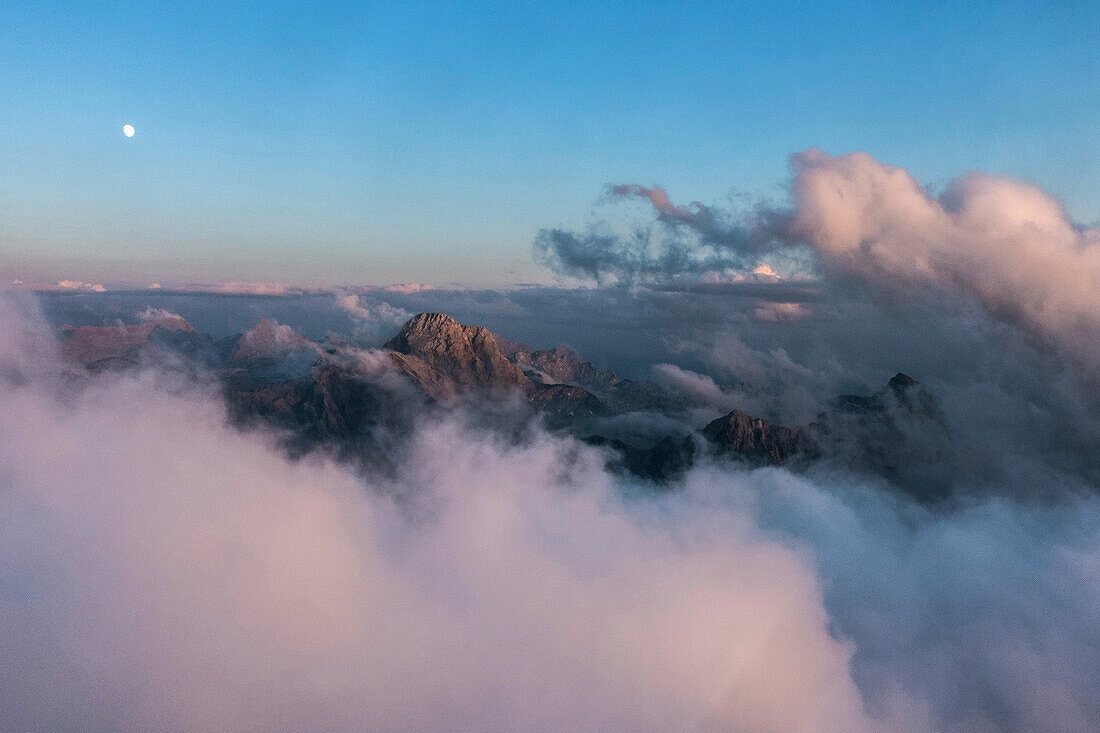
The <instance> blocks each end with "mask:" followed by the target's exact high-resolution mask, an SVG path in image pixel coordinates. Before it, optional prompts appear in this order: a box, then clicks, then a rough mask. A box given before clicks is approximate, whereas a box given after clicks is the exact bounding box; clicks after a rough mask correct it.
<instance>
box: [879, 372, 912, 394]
mask: <svg viewBox="0 0 1100 733" xmlns="http://www.w3.org/2000/svg"><path fill="white" fill-rule="evenodd" d="M886 384H887V386H889V387H890V388H892V389H895V390H897V389H904V388H906V387H913V386H916V385H918V384H920V382H918V381H917V380H915V379H913V378H912V377H910V376H909V375H908V374H905V373H904V372H898V373H897V374H895V375H894V376H893V377H891V378H890V381H889V382H887V383H886Z"/></svg>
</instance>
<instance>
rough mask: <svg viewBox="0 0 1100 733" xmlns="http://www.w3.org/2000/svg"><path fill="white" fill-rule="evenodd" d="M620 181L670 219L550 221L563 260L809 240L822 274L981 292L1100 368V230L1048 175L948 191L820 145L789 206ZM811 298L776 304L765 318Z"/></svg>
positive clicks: (751, 253) (772, 248)
mask: <svg viewBox="0 0 1100 733" xmlns="http://www.w3.org/2000/svg"><path fill="white" fill-rule="evenodd" d="M610 190H611V193H612V194H613V196H615V197H642V198H645V199H648V200H649V201H650V202H651V203H652V205H653V208H654V211H655V213H656V215H657V222H655V223H654V224H653V225H652V226H650V227H647V228H638V229H635V230H634V231H633V232H631V233H629V234H626V235H623V234H616V233H608V232H607V231H605V229H604V226H603V224H601V223H600V222H597V223H595V224H594V225H593V226H592V227H591V228H590V229H589V230H588V231H586V232H582V233H575V232H568V231H562V230H544V231H542V232H540V234H539V236H538V237H537V239H536V244H535V249H536V252H537V253H538V254H539V255H540V256H541V257H542V258H544V259H545V260H546V261H547V262H549V263H550V264H551V265H552V266H554V267H555V268H557V269H558V270H559V271H560V272H562V273H565V274H569V275H576V276H585V277H591V278H594V279H596V280H597V281H599V282H608V281H611V282H614V281H618V282H625V283H633V282H638V281H650V282H652V281H657V282H661V281H672V280H675V279H676V278H679V277H684V276H696V277H698V276H704V275H706V274H707V273H710V272H715V271H721V270H723V269H727V268H741V269H743V270H749V269H752V268H753V267H754V266H757V265H759V264H761V258H762V257H764V256H770V257H772V258H774V257H775V256H776V253H786V254H787V255H788V256H790V257H791V258H795V259H797V258H798V257H800V256H802V255H803V254H805V253H806V252H809V253H810V257H811V262H812V263H813V269H814V271H815V272H816V276H817V277H819V278H823V279H824V280H825V281H826V282H832V283H834V285H836V286H838V287H850V286H852V285H854V286H857V287H859V288H860V289H861V290H863V291H865V292H866V291H869V292H871V293H873V294H875V295H876V296H877V297H880V298H885V299H912V298H914V297H920V296H927V295H928V294H929V293H931V294H932V297H941V296H942V294H945V293H947V294H960V295H963V296H965V297H969V298H973V299H974V300H975V301H976V302H977V303H979V304H980V305H981V307H982V308H983V309H984V310H985V311H986V312H987V313H988V314H990V315H991V316H992V317H994V318H997V319H999V320H1002V321H1004V322H1006V323H1010V324H1012V325H1013V326H1015V327H1018V328H1020V329H1022V330H1023V331H1024V332H1026V333H1027V334H1029V335H1030V336H1031V337H1033V338H1035V339H1037V340H1038V342H1039V343H1041V344H1043V345H1047V346H1050V347H1052V348H1054V349H1057V351H1058V352H1059V353H1060V354H1061V355H1062V356H1063V357H1064V358H1067V359H1069V360H1071V361H1072V362H1074V363H1075V364H1076V365H1078V367H1079V368H1080V369H1081V370H1082V372H1083V373H1084V374H1085V375H1086V376H1088V377H1090V378H1095V377H1096V376H1097V374H1098V373H1100V371H1098V370H1100V356H1098V355H1100V231H1098V230H1096V229H1090V228H1086V227H1082V226H1079V225H1076V224H1075V223H1074V222H1072V221H1071V220H1070V219H1069V217H1068V216H1067V214H1066V212H1065V210H1064V209H1063V207H1062V206H1061V204H1060V203H1059V202H1058V201H1056V200H1055V199H1054V198H1052V197H1051V196H1050V195H1049V194H1047V193H1045V192H1044V191H1042V190H1041V189H1039V188H1037V187H1035V186H1032V185H1029V184H1026V183H1022V182H1020V181H1015V180H1012V179H1009V178H1004V177H1000V176H993V175H988V174H982V173H975V174H969V175H966V176H963V177H961V178H958V179H956V180H954V181H952V182H951V183H949V184H948V185H947V186H946V187H945V188H944V189H943V191H942V192H940V193H939V194H938V195H937V194H933V193H931V192H929V191H928V190H926V189H924V188H923V187H921V186H920V184H919V183H918V182H917V181H916V180H915V179H914V178H913V177H912V176H911V175H910V174H909V173H907V172H906V171H905V170H903V169H901V168H897V167H894V166H889V165H885V164H883V163H880V162H878V161H876V160H875V159H873V158H872V157H871V156H869V155H867V154H865V153H849V154H846V155H839V156H830V155H826V154H825V153H823V152H821V151H820V150H817V149H812V150H808V151H805V152H802V153H798V154H796V155H794V156H792V158H791V181H790V199H791V200H790V204H789V206H787V207H776V206H770V205H768V204H766V203H760V204H758V205H757V206H756V207H755V208H754V209H752V210H750V211H748V212H737V211H724V210H722V209H719V208H717V207H707V206H703V205H702V204H697V203H696V204H692V205H691V206H687V207H683V206H677V205H674V204H672V203H671V202H670V201H669V199H668V196H667V195H666V194H665V192H664V191H663V190H661V189H659V188H656V187H653V188H645V187H641V186H629V185H628V186H614V187H612V188H611V189H610ZM770 267H771V266H770V265H769V268H770ZM772 271H773V272H775V271H774V270H772ZM798 308H799V306H798V305H797V304H790V305H787V306H785V310H784V309H775V308H772V309H768V308H763V309H762V310H761V311H760V313H759V317H761V318H764V319H779V318H781V317H784V315H785V316H786V317H790V316H792V315H794V314H796V313H798V312H799V310H798Z"/></svg>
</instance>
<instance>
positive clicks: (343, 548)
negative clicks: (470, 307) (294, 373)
mask: <svg viewBox="0 0 1100 733" xmlns="http://www.w3.org/2000/svg"><path fill="white" fill-rule="evenodd" d="M344 297H346V295H345V296H344ZM387 297H389V296H387ZM345 304H348V305H354V306H360V305H361V304H360V302H359V301H356V302H354V303H351V302H350V301H345ZM4 322H5V331H4V340H3V353H2V360H3V363H4V364H5V365H8V366H7V367H5V371H6V374H7V376H6V378H5V381H4V388H3V391H2V396H0V438H2V440H0V446H2V448H0V486H2V493H0V501H2V502H3V507H2V511H0V538H2V539H0V556H2V562H3V566H4V567H5V572H4V574H3V576H2V577H3V580H2V581H0V582H2V585H0V603H2V605H3V608H4V612H3V613H2V614H0V618H2V621H0V625H2V626H3V629H2V633H0V654H2V655H3V658H4V659H5V663H4V664H3V665H2V667H0V669H2V671H0V674H2V675H3V685H2V689H3V690H4V692H3V693H2V712H0V716H2V718H3V722H4V727H5V728H9V729H44V728H48V729H69V730H72V729H81V730H146V729H150V728H155V729H167V730H195V729H199V730H214V729H227V728H228V729H245V730H270V729H299V730H342V729H349V728H368V729H382V730H396V729H402V730H407V729H415V730H453V729H456V728H458V729H479V730H511V729H516V728H524V729H534V730H551V729H554V730H560V729H563V728H567V729H577V730H597V729H600V730H606V729H635V730H744V731H766V730H775V731H786V730H812V731H851V730H868V731H871V730H874V731H878V730H914V731H924V730H945V731H964V730H965V731H973V730H991V731H992V730H1020V731H1024V730H1033V729H1035V728H1037V727H1041V728H1043V729H1045V730H1059V731H1084V730H1089V729H1091V728H1092V727H1094V726H1093V724H1094V723H1095V721H1096V720H1097V719H1100V710H1098V709H1097V703H1096V700H1097V699H1100V697H1098V696H1097V694H1096V693H1097V692H1098V690H1097V689H1096V682H1095V680H1096V679H1097V675H1096V674H1095V672H1096V670H1097V669H1100V658H1098V654H1097V651H1096V650H1097V649H1100V638H1098V632H1097V629H1100V623H1098V622H1100V618H1098V616H1100V595H1098V593H1100V591H1098V589H1100V582H1098V581H1100V577H1098V575H1097V573H1098V572H1100V571H1098V568H1100V544H1098V543H1100V540H1098V539H1097V538H1098V537H1100V533H1098V532H1097V528H1098V527H1100V505H1098V503H1097V499H1096V497H1095V494H1094V493H1090V492H1089V491H1087V490H1086V487H1087V484H1082V483H1081V482H1082V481H1083V479H1082V478H1080V473H1079V472H1078V471H1077V470H1076V469H1074V470H1068V471H1065V470H1063V471H1057V470H1053V469H1052V466H1053V465H1054V463H1053V459H1050V458H1049V456H1048V454H1047V453H1045V452H1041V451H1036V452H1035V453H1033V454H1031V455H1030V457H1025V459H1019V458H1018V457H1012V458H1009V457H1006V456H1005V455H1004V454H1002V453H997V454H995V455H994V456H993V457H992V458H990V459H989V460H993V461H998V462H999V466H1000V468H1001V471H1000V472H999V473H997V474H995V475H998V476H1002V477H1004V478H1003V479H1002V480H1003V482H1004V485H1003V486H1002V487H1001V489H1003V490H1002V491H998V492H993V493H988V494H982V495H975V496H972V497H970V498H969V499H966V500H965V501H963V502H962V503H960V504H957V505H956V506H955V507H954V508H950V509H943V508H935V507H931V508H930V507H926V506H923V505H920V504H916V503H914V502H912V501H910V500H909V499H906V498H904V497H905V495H904V494H903V493H899V492H897V491H893V490H891V487H890V486H889V485H888V484H887V483H885V482H884V481H883V480H882V479H875V478H874V477H869V476H860V475H856V474H850V473H845V472H843V471H837V470H834V469H833V468H831V467H828V466H823V467H821V468H820V469H816V470H811V471H810V472H808V473H807V472H803V473H792V472H791V471H789V470H787V469H783V468H768V469H759V470H750V469H748V468H746V467H739V466H737V465H736V464H730V463H712V462H703V463H702V464H700V465H698V466H697V467H696V468H694V469H692V470H691V471H690V472H689V473H688V474H687V475H686V476H685V477H684V478H683V479H682V480H681V481H680V482H678V483H677V484H676V485H675V486H672V487H669V488H668V489H667V490H664V491H662V492H660V493H654V492H653V491H652V489H651V488H649V487H647V486H645V485H643V484H639V483H636V482H634V481H633V480H631V479H629V478H624V477H622V476H618V475H612V474H610V473H608V472H607V471H606V470H605V468H604V455H603V454H602V453H601V452H600V450H599V449H596V448H592V447H589V446H586V445H584V444H582V443H579V442H577V441H575V440H573V439H571V438H568V437H565V436H562V435H557V434H550V433H546V432H543V431H541V430H540V429H538V428H537V427H536V428H534V432H530V433H527V434H526V435H525V436H523V437H522V438H520V439H518V440H517V439H516V437H515V436H510V435H505V434H501V433H500V432H496V431H493V430H490V429H486V428H485V427H483V426H482V427H478V426H479V425H483V421H481V422H479V421H478V420H475V419H473V418H467V416H465V415H464V414H463V410H462V409H457V410H451V411H448V412H446V413H443V414H436V415H434V416H427V417H424V418H423V419H421V420H420V421H419V422H418V427H417V428H416V429H415V431H414V432H413V433H412V434H411V436H409V437H408V438H407V439H405V440H404V442H403V443H402V445H401V447H400V448H399V449H397V450H398V451H399V455H398V456H396V457H395V458H396V460H397V462H398V464H399V465H400V466H401V470H400V471H399V472H397V473H396V474H394V475H389V476H384V475H370V474H366V475H365V474H363V473H361V472H358V471H353V470H352V469H351V468H350V467H348V466H345V465H342V464H338V463H334V462H333V461H332V460H330V459H328V458H326V457H325V456H324V454H312V455H310V456H307V457H306V458H304V459H301V460H297V461H293V460H290V459H288V458H287V457H286V454H285V453H284V452H283V451H282V450H281V448H280V447H279V444H278V442H277V440H276V436H274V435H272V434H268V433H264V432H262V431H260V432H256V431H253V432H247V433H242V432H239V431H238V430H236V429H234V428H232V427H230V426H229V424H228V420H227V417H226V414H225V407H224V404H223V403H222V401H221V400H220V399H219V398H218V396H217V394H216V393H215V392H214V391H212V389H211V388H210V387H209V386H206V383H204V382H203V381H202V380H199V381H197V382H196V381H195V380H193V379H191V378H189V377H185V376H181V375H180V374H178V373H167V372H163V371H160V370H157V369H146V370H142V371H139V372H136V373H130V374H127V375H113V374H102V375H96V376H94V377H93V376H85V375H83V374H74V373H73V372H71V371H70V370H68V369H66V368H64V367H62V366H60V365H59V364H58V362H57V361H56V360H55V359H53V357H52V356H51V348H52V347H51V343H52V336H50V333H49V329H48V327H47V326H46V325H45V324H44V323H43V322H42V320H41V318H40V317H38V316H36V314H35V313H34V308H33V304H32V303H29V302H27V301H24V302H22V303H21V304H20V305H19V307H18V309H16V308H15V307H14V306H7V310H6V312H5V319H4ZM772 325H774V324H772ZM773 356H774V355H773ZM777 363H778V362H777ZM791 365H792V366H791V368H792V369H794V368H795V367H796V366H797V365H796V364H795V362H793V361H791ZM798 368H800V369H802V370H803V371H804V372H805V373H809V372H807V371H806V368H805V367H798ZM663 371H664V374H665V377H666V378H669V379H674V380H678V381H680V382H685V381H690V382H691V383H692V384H693V385H694V387H695V389H696V390H697V391H699V392H701V393H702V394H703V395H710V396H711V397H713V398H714V399H716V400H722V399H726V398H728V396H729V395H728V393H727V392H723V391H721V390H720V389H719V388H718V386H717V385H716V384H715V382H714V381H713V379H710V378H709V377H706V376H705V375H702V374H693V373H688V372H684V371H680V372H677V371H675V370H674V369H673V368H671V367H665V368H664V370H663ZM805 373H804V374H803V376H805ZM708 379H710V381H709V382H708V381H707V380H708ZM716 390H717V391H716ZM1006 436H1008V437H1006ZM1006 436H1005V435H1003V436H1002V437H1001V439H1003V440H1008V441H1010V442H1011V439H1012V438H1011V434H1010V433H1006ZM1072 455H1076V454H1072ZM1067 460H1069V459H1067ZM1024 462H1030V464H1031V466H1032V470H1030V471H1028V472H1019V471H1015V470H1014V469H1015V468H1016V467H1017V466H1018V465H1022V464H1023V463H1024ZM951 465H954V464H951ZM1077 465H1078V464H1077V463H1076V461H1071V463H1070V468H1073V467H1074V466H1077ZM966 480H967V477H965V476H962V477H960V478H959V482H960V484H963V483H965V482H966ZM1031 481H1040V482H1045V483H1046V484H1048V488H1051V489H1052V492H1050V493H1051V494H1053V495H1055V496H1057V497H1058V498H1057V500H1055V501H1050V500H1041V499H1039V498H1034V499H1029V498H1027V497H1028V496H1029V494H1024V493H1022V492H1021V490H1020V489H1021V488H1022V487H1021V486H1020V484H1024V483H1027V482H1031ZM1021 496H1022V497H1023V498H1020V497H1021Z"/></svg>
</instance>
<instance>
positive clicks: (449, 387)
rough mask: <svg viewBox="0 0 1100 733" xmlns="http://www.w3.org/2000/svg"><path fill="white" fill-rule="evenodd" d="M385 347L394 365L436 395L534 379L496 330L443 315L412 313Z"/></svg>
mask: <svg viewBox="0 0 1100 733" xmlns="http://www.w3.org/2000/svg"><path fill="white" fill-rule="evenodd" d="M384 348H386V349H390V350H391V351H393V352H395V353H394V363H395V364H396V365H397V367H398V368H399V369H400V370H401V371H403V372H405V374H407V375H408V376H409V378H411V379H412V380H413V381H414V382H415V383H416V384H418V385H420V386H421V387H422V388H423V389H424V391H426V392H427V393H428V394H430V395H432V396H433V397H435V398H437V399H439V398H447V397H451V396H454V395H455V394H456V393H457V392H459V391H462V390H469V389H481V390H506V389H515V388H519V387H523V386H525V385H527V384H529V383H530V380H528V379H527V377H526V376H524V374H523V372H521V371H520V370H519V368H518V367H516V365H515V364H513V363H512V362H510V361H508V359H507V358H506V357H505V356H504V354H503V353H502V352H501V350H500V347H499V346H497V343H496V340H495V339H494V338H493V334H492V333H491V332H490V331H489V330H488V329H487V328H484V327H481V326H463V325H462V324H460V323H459V322H458V321H456V320H455V319H453V318H451V317H450V316H448V315H444V314H443V313H421V314H420V315H417V316H413V317H412V318H411V319H410V320H409V321H408V323H406V324H405V326H404V327H403V328H402V329H401V331H400V333H398V334H397V335H396V336H394V337H393V338H391V339H390V340H389V341H387V342H386V344H385V346H384Z"/></svg>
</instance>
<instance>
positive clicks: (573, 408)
mask: <svg viewBox="0 0 1100 733" xmlns="http://www.w3.org/2000/svg"><path fill="white" fill-rule="evenodd" d="M524 394H525V395H526V397H527V400H528V401H529V402H530V403H531V404H532V405H533V406H534V407H535V408H536V409H538V410H539V411H540V412H542V413H544V414H545V415H546V416H547V419H548V421H549V422H550V424H551V425H563V424H568V423H570V422H573V421H576V420H580V419H583V418H591V417H598V416H600V415H606V414H608V409H607V406H606V405H604V404H603V403H602V402H600V400H599V399H597V398H596V396H595V395H593V394H592V393H591V392H587V391H585V390H583V389H581V388H580V387H574V386H572V385H568V384H530V385H528V386H527V388H526V389H525V390H524Z"/></svg>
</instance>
